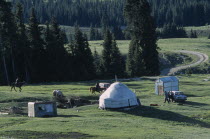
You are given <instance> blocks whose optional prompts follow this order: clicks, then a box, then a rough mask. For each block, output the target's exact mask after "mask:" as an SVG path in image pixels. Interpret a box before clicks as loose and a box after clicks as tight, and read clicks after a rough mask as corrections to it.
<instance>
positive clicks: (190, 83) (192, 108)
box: [0, 39, 210, 139]
mask: <svg viewBox="0 0 210 139" xmlns="http://www.w3.org/2000/svg"><path fill="white" fill-rule="evenodd" d="M118 42H119V47H120V50H121V51H122V52H123V53H124V54H125V53H126V52H127V49H128V48H127V46H128V44H129V41H118ZM101 43H102V41H96V42H91V48H94V45H95V46H96V47H97V49H99V50H100V49H101V46H100V45H99V44H101ZM158 44H159V47H160V48H161V49H162V50H161V51H169V50H178V49H187V50H197V51H201V52H206V53H207V54H208V55H210V53H209V52H208V51H209V40H207V39H165V40H159V41H158ZM206 78H210V75H192V76H190V77H187V76H180V89H181V90H182V91H184V92H185V93H186V94H187V96H188V101H187V102H186V103H185V104H184V105H178V104H177V103H171V104H165V103H163V96H156V95H155V94H154V80H152V79H149V78H145V79H143V80H140V81H127V82H123V83H125V84H126V85H127V86H128V87H129V88H130V89H132V90H134V89H135V90H136V94H137V96H138V97H139V98H140V100H141V103H142V105H143V106H142V107H140V108H137V109H134V110H132V111H103V110H99V109H97V107H98V105H89V106H82V107H78V108H73V109H58V117H54V118H28V117H27V115H0V119H1V120H0V127H1V128H0V138H1V137H2V138H3V137H15V138H79V137H81V138H88V137H89V138H126V139H127V138H137V139H139V138H160V139H162V138H201V139H206V138H209V136H210V132H209V128H210V107H209V106H210V102H209V99H210V96H209V90H210V86H209V82H203V81H202V80H203V79H206ZM94 84H95V82H77V83H61V84H48V85H44V84H40V85H39V84H38V85H27V86H25V87H24V88H23V92H21V93H17V92H10V91H9V87H7V86H1V87H0V109H3V108H4V107H10V106H14V105H16V106H17V105H18V106H21V107H23V108H25V113H26V112H27V102H29V101H36V100H50V99H51V97H52V91H53V90H55V89H60V90H61V91H63V93H64V95H66V96H70V95H75V96H80V97H82V98H86V99H91V100H98V95H91V94H90V92H89V87H90V86H93V85H94ZM149 104H159V105H160V106H158V107H150V106H149ZM77 110H79V112H77Z"/></svg>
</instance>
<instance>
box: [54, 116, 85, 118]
mask: <svg viewBox="0 0 210 139" xmlns="http://www.w3.org/2000/svg"><path fill="white" fill-rule="evenodd" d="M57 117H64V118H69V117H81V116H79V115H58V116H57Z"/></svg>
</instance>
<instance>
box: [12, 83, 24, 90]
mask: <svg viewBox="0 0 210 139" xmlns="http://www.w3.org/2000/svg"><path fill="white" fill-rule="evenodd" d="M25 83H26V82H25V81H23V82H18V83H16V82H13V83H12V84H11V91H12V89H14V90H15V91H16V92H17V90H16V89H15V87H18V88H19V92H21V91H22V88H21V87H22V86H23V85H24V84H25Z"/></svg>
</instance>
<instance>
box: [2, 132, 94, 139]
mask: <svg viewBox="0 0 210 139" xmlns="http://www.w3.org/2000/svg"><path fill="white" fill-rule="evenodd" d="M0 134H1V136H0V138H1V137H7V138H8V137H9V138H21V139H23V138H24V139H30V138H36V139H60V138H62V139H69V138H74V139H77V138H90V137H94V136H91V135H88V134H83V133H79V132H67V133H65V132H62V133H61V132H59V133H56V132H40V131H27V130H15V131H4V132H0Z"/></svg>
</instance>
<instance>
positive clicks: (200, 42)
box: [89, 38, 210, 56]
mask: <svg viewBox="0 0 210 139" xmlns="http://www.w3.org/2000/svg"><path fill="white" fill-rule="evenodd" d="M129 43H130V41H129V40H122V41H121V40H120V41H117V44H118V47H119V48H120V51H121V53H122V54H124V55H125V54H127V53H128V48H129ZM89 44H90V48H91V50H92V51H94V49H95V48H96V50H97V51H98V52H99V54H100V53H101V51H102V50H103V46H102V44H103V41H102V40H100V41H90V42H89ZM157 45H158V47H159V48H160V52H167V51H176V50H191V51H197V52H204V53H206V54H207V55H209V56H210V51H209V48H210V40H209V39H206V38H196V39H191V38H183V39H182V38H181V39H180V38H175V39H160V40H158V42H157Z"/></svg>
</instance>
